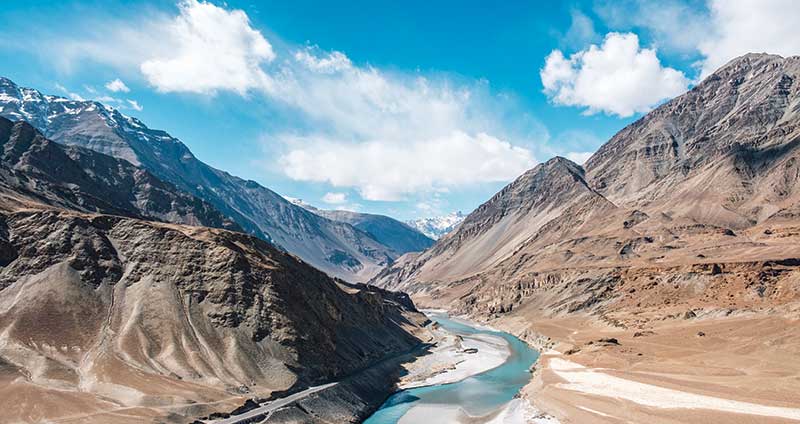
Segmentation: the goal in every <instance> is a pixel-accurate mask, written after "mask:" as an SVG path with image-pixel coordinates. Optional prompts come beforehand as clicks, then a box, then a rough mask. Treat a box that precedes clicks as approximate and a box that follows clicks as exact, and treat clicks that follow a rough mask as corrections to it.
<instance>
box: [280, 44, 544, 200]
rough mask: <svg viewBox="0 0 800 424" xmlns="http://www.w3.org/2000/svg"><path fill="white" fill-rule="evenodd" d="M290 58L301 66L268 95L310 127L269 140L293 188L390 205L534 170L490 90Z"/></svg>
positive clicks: (286, 72) (321, 59)
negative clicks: (342, 192) (352, 193)
mask: <svg viewBox="0 0 800 424" xmlns="http://www.w3.org/2000/svg"><path fill="white" fill-rule="evenodd" d="M294 57H295V59H296V62H298V63H299V64H300V65H301V66H299V67H296V66H294V67H290V68H288V69H283V70H282V72H281V74H280V75H277V76H276V77H275V84H274V85H273V89H271V90H268V94H269V95H270V96H272V97H273V98H274V99H278V100H281V101H282V102H284V103H285V104H286V105H289V106H290V107H291V108H292V109H295V110H298V111H300V112H302V115H304V116H306V117H307V118H308V119H307V122H308V123H309V124H310V127H311V128H312V129H311V130H308V131H305V132H300V133H297V132H291V133H283V134H279V135H277V136H276V137H273V139H276V140H278V141H279V142H280V144H282V145H284V146H286V147H285V151H284V152H283V154H282V155H280V162H279V164H280V167H281V169H282V170H283V172H284V173H285V174H286V175H287V176H289V177H290V178H292V179H295V180H299V181H311V182H326V183H329V184H332V185H333V186H335V187H342V188H344V187H347V188H354V189H356V190H357V191H358V193H359V194H360V195H361V197H363V198H364V199H368V200H383V201H394V200H401V199H405V198H407V197H408V196H409V195H411V194H419V193H420V192H435V191H445V190H448V189H450V188H454V187H465V186H469V185H471V184H478V183H483V182H498V181H508V180H511V179H513V178H515V177H516V176H518V175H519V174H520V173H522V172H524V171H525V170H527V169H529V168H530V167H532V166H533V165H534V164H535V163H536V161H535V159H534V156H533V154H532V152H531V151H530V150H529V148H528V147H523V146H525V145H526V142H527V141H528V140H529V139H530V138H528V137H520V136H518V135H516V133H515V132H514V131H509V130H508V129H507V128H505V127H504V124H505V123H506V122H507V121H506V120H505V119H503V116H502V113H503V112H507V108H505V106H503V105H501V104H500V102H499V101H497V99H496V98H495V97H493V96H492V95H491V94H489V92H488V85H487V84H486V83H482V82H477V83H476V82H471V83H470V82H464V83H460V84H459V83H456V82H454V81H453V80H452V79H450V78H447V77H436V76H422V75H419V74H410V73H392V72H387V71H384V70H380V69H377V68H374V67H371V66H356V65H354V64H352V63H351V61H350V60H349V59H348V58H347V57H346V56H344V54H342V53H339V52H332V53H329V54H324V53H321V52H319V51H318V49H303V50H300V51H298V52H297V53H296V54H295V55H294ZM516 118H517V119H519V120H520V121H521V120H523V116H522V114H520V115H517V117H516Z"/></svg>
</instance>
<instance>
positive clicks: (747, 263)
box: [373, 55, 800, 325]
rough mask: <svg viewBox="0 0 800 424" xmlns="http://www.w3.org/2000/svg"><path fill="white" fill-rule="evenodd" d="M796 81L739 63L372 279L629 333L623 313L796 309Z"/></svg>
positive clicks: (768, 67)
mask: <svg viewBox="0 0 800 424" xmlns="http://www.w3.org/2000/svg"><path fill="white" fill-rule="evenodd" d="M798 78H800V58H799V57H789V58H781V57H778V56H771V55H747V56H743V57H741V58H738V59H736V60H734V61H732V62H731V63H729V64H728V65H726V66H724V67H723V68H721V69H720V70H718V71H717V72H716V73H714V74H712V75H711V76H709V77H708V78H707V79H706V80H704V81H703V82H701V83H700V84H698V85H697V86H696V87H695V88H693V89H692V90H691V91H689V92H687V93H686V94H684V95H682V96H679V97H677V98H675V99H673V100H672V101H670V102H667V103H666V104H664V105H662V106H661V107H659V108H657V109H656V110H654V111H653V112H651V113H649V114H647V115H646V116H644V117H643V118H641V119H640V120H638V121H636V122H635V123H633V124H631V125H630V126H628V127H626V128H625V129H623V130H622V131H620V132H619V133H618V134H617V135H615V136H614V137H613V138H612V139H611V140H610V141H609V142H608V143H606V144H605V145H604V146H603V147H601V148H600V149H599V150H598V152H597V153H596V154H595V155H593V156H592V158H590V159H589V160H588V161H587V162H586V165H585V169H584V168H582V167H580V166H578V165H576V164H573V163H571V162H569V161H567V160H566V159H561V158H556V159H553V160H551V161H549V162H547V163H545V164H541V165H539V166H537V167H536V168H534V169H533V170H531V171H528V172H527V173H526V174H524V175H523V176H521V177H520V178H518V179H517V180H516V181H515V182H513V183H511V184H510V185H509V186H507V187H505V188H504V189H503V190H502V191H500V192H499V193H498V194H497V195H495V196H494V197H493V198H492V199H490V200H489V201H488V202H486V203H485V204H483V205H481V206H480V207H479V208H478V209H477V210H476V211H475V212H473V213H472V214H470V216H468V217H467V218H466V219H465V221H464V223H463V224H462V225H461V226H460V227H459V228H458V229H457V230H456V231H454V232H453V233H451V234H449V235H448V236H446V237H444V238H442V239H441V240H439V241H438V242H437V244H436V245H434V246H433V247H432V248H430V249H429V250H427V251H425V252H423V253H422V254H420V255H417V256H414V257H410V256H409V257H404V258H403V259H402V260H400V261H398V262H397V264H396V265H394V266H393V267H390V268H389V269H387V270H385V271H384V272H382V273H381V274H380V275H379V276H378V277H376V278H375V279H374V280H373V282H375V283H376V284H379V285H382V286H385V287H392V288H397V289H402V290H408V291H410V292H412V293H414V295H415V296H416V298H417V299H419V300H420V301H422V302H425V303H430V304H432V305H447V306H450V307H453V308H455V309H457V310H460V311H462V312H468V313H473V314H474V315H475V316H482V317H486V316H489V317H491V316H501V315H504V314H508V313H509V312H510V311H512V310H513V311H515V312H514V315H518V314H517V313H516V311H518V310H523V312H520V314H522V315H525V314H526V313H531V314H532V313H536V314H552V315H563V314H570V313H575V312H591V313H593V314H596V315H598V316H610V315H614V314H613V312H614V311H618V312H620V313H619V314H617V315H618V318H615V320H617V321H618V322H621V323H622V321H626V322H627V325H632V324H633V323H635V322H637V321H636V319H633V318H631V317H630V316H624V317H623V315H625V314H627V313H631V312H636V314H637V315H640V318H641V319H642V320H643V321H647V320H649V319H659V317H664V316H670V315H674V316H677V315H680V314H681V313H682V312H685V311H686V310H687V309H692V308H695V309H696V308H700V309H703V308H705V309H709V310H711V309H721V308H724V309H731V308H732V309H758V310H769V308H772V307H784V306H785V307H787V308H789V309H787V310H791V307H790V306H789V305H791V304H794V303H796V302H797V300H798V299H800V297H798V296H800V293H798V290H797V289H796V287H795V286H794V285H793V283H791V282H792V281H796V280H795V279H796V275H797V272H798V271H797V266H798V264H797V261H796V260H795V258H800V248H799V247H798V246H800V243H798V240H799V239H798V236H800V231H798V228H800V215H798V211H800V184H799V183H800V168H798V166H800V165H798V164H799V163H800V142H798V140H800V87H799V86H798V84H797V83H796V81H797V80H798ZM728 271H730V272H728ZM766 274H768V275H770V276H780V277H775V278H772V277H770V278H766V277H764V275H766ZM733 287H737V288H738V289H737V290H733ZM723 295H724V296H725V297H724V298H722V297H720V296H723ZM524 311H527V312H524ZM645 316H648V317H649V318H647V319H644V318H642V317H645ZM637 319H638V318H637ZM623 325H626V324H625V323H623Z"/></svg>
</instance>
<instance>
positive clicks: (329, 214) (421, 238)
mask: <svg viewBox="0 0 800 424" xmlns="http://www.w3.org/2000/svg"><path fill="white" fill-rule="evenodd" d="M289 200H290V201H291V202H292V203H294V204H296V205H299V206H302V207H303V208H306V209H308V210H310V211H311V212H313V213H315V214H317V215H319V216H322V217H325V218H328V219H330V220H333V221H337V222H344V223H347V224H350V225H352V226H354V227H356V228H358V229H359V230H362V231H365V232H367V233H368V234H370V235H371V236H372V237H373V238H374V239H375V240H377V241H378V242H380V243H381V244H383V245H384V246H388V247H389V248H391V249H392V250H394V251H395V252H397V253H399V254H401V255H402V254H404V253H408V252H421V251H423V250H425V249H427V248H429V247H430V246H431V245H433V243H434V240H432V239H431V238H429V237H428V236H426V235H425V234H422V233H421V232H419V231H418V230H417V229H416V228H413V227H411V226H409V225H407V224H404V223H402V222H400V221H398V220H396V219H394V218H390V217H388V216H384V215H375V214H369V213H361V212H352V211H342V210H323V209H318V208H315V207H314V206H311V205H309V204H307V203H305V202H303V201H302V200H300V199H289Z"/></svg>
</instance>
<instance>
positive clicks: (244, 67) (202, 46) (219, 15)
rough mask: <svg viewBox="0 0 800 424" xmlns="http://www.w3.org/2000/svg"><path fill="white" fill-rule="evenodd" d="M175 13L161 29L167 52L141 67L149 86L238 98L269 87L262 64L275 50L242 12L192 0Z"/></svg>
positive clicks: (273, 55) (163, 89) (271, 57)
mask: <svg viewBox="0 0 800 424" xmlns="http://www.w3.org/2000/svg"><path fill="white" fill-rule="evenodd" d="M179 9H180V14H179V15H178V16H177V17H175V19H174V20H173V21H172V22H170V24H169V25H168V26H167V27H166V28H165V35H166V37H165V39H164V40H162V43H166V44H169V45H171V48H170V49H169V50H168V53H167V52H165V53H162V54H161V55H159V56H156V57H152V58H149V59H147V60H145V61H144V62H143V63H142V64H141V66H140V69H141V71H142V73H143V74H144V76H145V77H146V78H147V80H148V82H149V83H150V84H152V85H153V86H154V87H155V88H156V89H158V90H159V91H163V92H193V93H213V92H215V91H217V90H231V91H236V92H239V93H242V94H244V93H245V92H247V91H248V90H250V89H252V88H260V87H262V86H264V85H265V84H268V82H269V78H268V76H267V75H266V73H265V72H264V71H263V69H262V67H261V65H262V64H264V63H267V62H270V61H272V60H273V59H274V58H275V52H274V51H273V50H272V45H271V44H270V43H269V42H268V41H267V39H266V38H264V36H263V35H262V34H261V33H260V32H259V31H257V30H255V29H253V28H252V27H251V25H250V19H249V18H248V17H247V14H246V13H245V12H244V11H242V10H226V9H224V8H222V7H218V6H216V5H213V4H211V3H207V2H202V1H197V0H184V1H183V2H181V3H180V4H179Z"/></svg>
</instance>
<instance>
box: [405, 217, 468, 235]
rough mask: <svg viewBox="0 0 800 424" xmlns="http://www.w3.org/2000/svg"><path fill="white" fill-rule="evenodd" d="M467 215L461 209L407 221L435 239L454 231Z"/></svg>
mask: <svg viewBox="0 0 800 424" xmlns="http://www.w3.org/2000/svg"><path fill="white" fill-rule="evenodd" d="M465 217H466V216H465V215H464V214H462V213H461V211H458V212H453V213H451V214H449V215H444V216H437V217H433V218H420V219H415V220H413V221H408V222H407V223H408V225H410V226H412V227H414V228H416V229H417V230H418V231H419V232H421V233H422V234H425V235H426V236H428V237H430V238H432V239H434V240H438V239H439V238H441V237H442V236H443V235H445V234H447V233H449V232H450V231H453V229H455V228H456V227H457V226H458V224H460V223H461V221H463V220H464V218H465Z"/></svg>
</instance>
